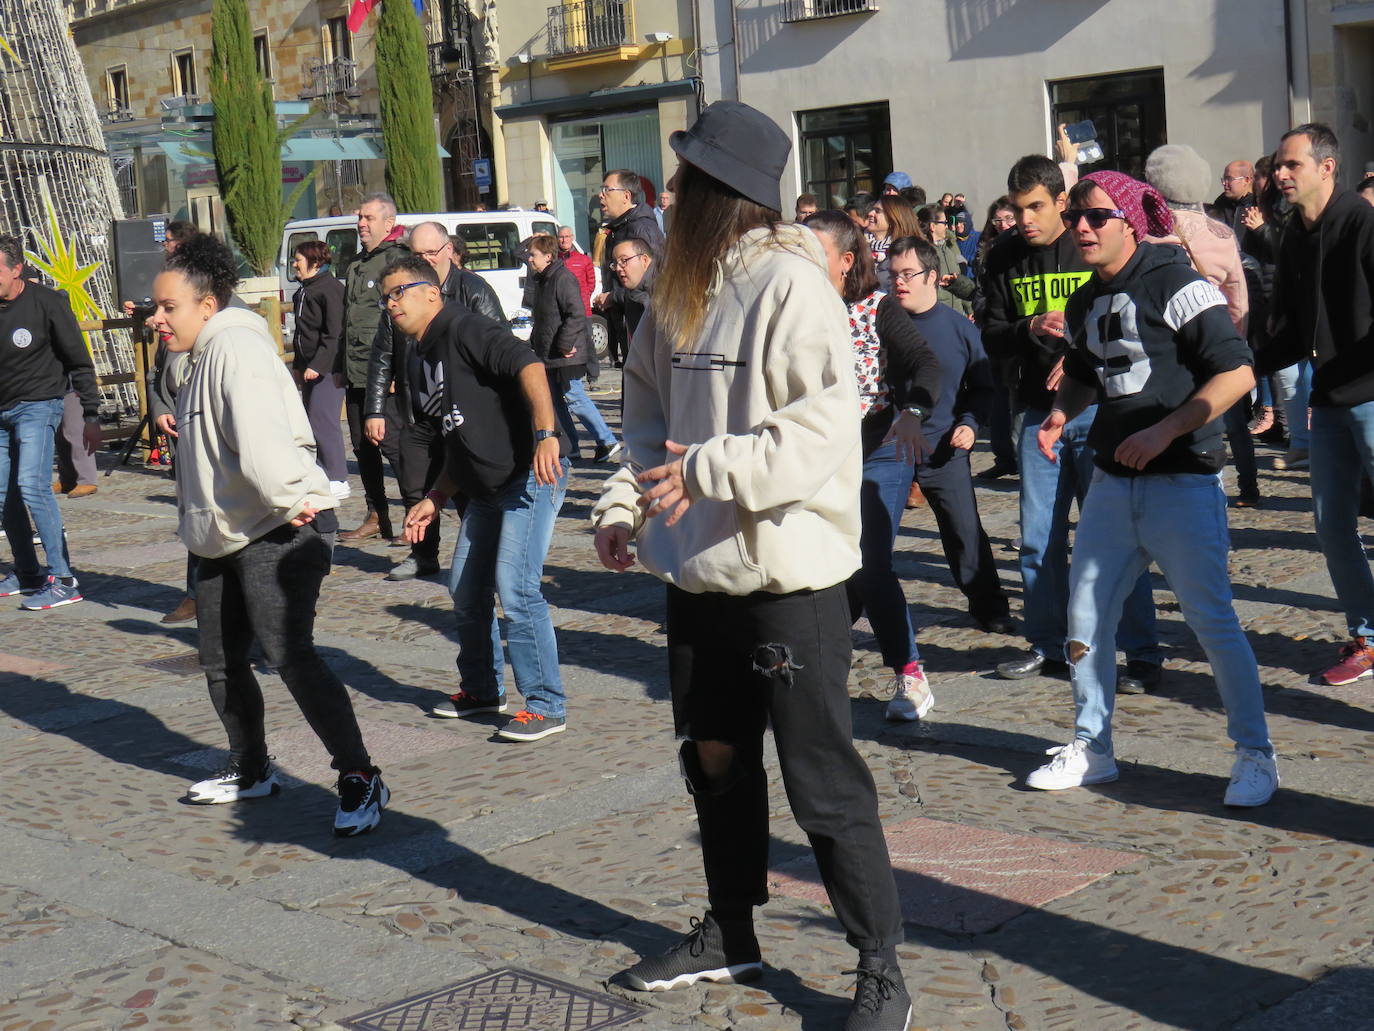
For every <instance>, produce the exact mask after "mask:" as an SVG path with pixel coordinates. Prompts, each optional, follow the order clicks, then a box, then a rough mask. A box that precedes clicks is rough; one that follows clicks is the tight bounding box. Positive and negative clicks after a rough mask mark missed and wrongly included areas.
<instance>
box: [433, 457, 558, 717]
mask: <svg viewBox="0 0 1374 1031" xmlns="http://www.w3.org/2000/svg"><path fill="white" fill-rule="evenodd" d="M568 466H569V462H568V460H567V459H566V458H565V459H563V463H562V472H561V474H560V476H559V478H558V481H557V482H556V483H554V484H552V485H548V486H545V485H542V484H539V483H536V482H535V479H534V473H530V474H529V475H528V476H527V477H526V478H525V479H524V480H517V481H516V482H515V483H513V484H511V485H510V486H508V487H507V488H506V489H505V490H503V491H501V492H500V493H499V494H497V495H496V496H494V497H490V498H477V497H473V498H469V499H468V507H467V512H465V513H464V515H463V521H462V523H461V524H460V527H459V531H458V546H457V548H456V549H455V550H454V552H453V567H452V569H450V570H449V577H448V592H449V594H450V595H452V596H453V613H454V615H455V616H456V617H457V620H458V679H459V684H460V686H461V687H462V689H463V690H464V691H466V692H467V693H468V694H470V695H472V696H473V697H474V698H482V699H492V698H498V697H500V696H501V695H502V694H503V693H504V687H503V680H502V674H503V669H504V666H503V663H502V659H501V630H500V627H499V626H498V625H497V622H496V604H495V602H496V598H497V597H499V598H500V599H501V608H502V609H504V610H505V613H506V643H507V645H508V647H509V648H510V664H511V669H512V670H514V671H515V686H516V688H517V689H518V690H519V691H520V694H521V695H523V696H524V699H525V708H527V709H529V710H530V712H535V713H538V714H539V715H541V716H559V717H561V716H563V714H564V712H565V705H564V702H565V699H564V695H563V678H562V676H561V675H560V673H559V669H558V641H557V639H556V638H555V637H554V633H553V620H552V618H550V616H549V605H548V602H546V601H545V600H544V595H543V593H542V592H541V590H540V579H541V578H542V577H543V575H544V557H545V556H546V555H547V554H548V551H549V542H550V541H552V540H553V526H554V521H555V520H556V519H557V518H558V510H559V509H560V508H561V507H562V505H563V495H564V494H565V493H566V492H567V490H568Z"/></svg>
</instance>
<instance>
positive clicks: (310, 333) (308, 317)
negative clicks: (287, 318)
mask: <svg viewBox="0 0 1374 1031" xmlns="http://www.w3.org/2000/svg"><path fill="white" fill-rule="evenodd" d="M292 305H293V307H294V308H295V314H296V339H295V343H294V344H293V345H292V349H293V350H294V352H295V357H294V358H292V360H291V365H292V368H295V369H300V370H302V371H304V370H305V369H314V370H315V371H316V372H318V373H319V374H320V375H321V376H328V375H330V374H331V373H335V372H343V357H344V356H343V349H342V346H341V345H342V343H343V317H344V285H343V283H341V282H340V281H339V280H337V279H335V278H334V276H333V275H332V274H331V273H330V272H329V271H328V270H327V269H321V270H320V271H319V272H317V273H315V275H313V276H311V277H310V278H309V279H303V280H301V283H300V289H299V290H297V291H296V296H295V297H294V298H292Z"/></svg>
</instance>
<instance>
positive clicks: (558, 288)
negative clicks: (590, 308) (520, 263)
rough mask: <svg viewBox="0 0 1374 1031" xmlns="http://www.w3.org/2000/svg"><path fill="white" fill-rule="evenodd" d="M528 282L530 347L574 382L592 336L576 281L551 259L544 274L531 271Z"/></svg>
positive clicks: (549, 364) (564, 268) (566, 269)
mask: <svg viewBox="0 0 1374 1031" xmlns="http://www.w3.org/2000/svg"><path fill="white" fill-rule="evenodd" d="M529 278H530V285H531V288H532V289H531V291H530V300H531V304H530V311H531V314H532V316H533V322H534V331H533V333H531V334H530V346H531V347H533V348H534V353H535V354H537V355H538V356H539V360H540V361H542V362H543V363H544V364H545V365H546V366H548V367H549V368H550V369H566V370H567V373H566V374H567V375H568V376H571V377H573V378H576V377H578V376H580V375H582V372H581V371H580V370H581V369H582V368H585V367H586V365H587V356H588V354H590V352H591V336H590V335H589V334H588V332H587V309H586V308H585V307H584V306H583V304H582V289H581V288H580V287H579V286H578V285H577V277H576V276H574V275H573V274H572V272H571V271H570V270H569V269H568V267H567V266H566V265H564V264H563V262H561V261H560V260H559V259H557V258H554V259H553V261H552V262H551V263H550V264H549V267H548V268H546V269H545V270H544V271H543V272H534V271H531V273H530V277H529Z"/></svg>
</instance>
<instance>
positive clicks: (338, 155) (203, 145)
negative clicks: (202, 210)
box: [158, 136, 449, 165]
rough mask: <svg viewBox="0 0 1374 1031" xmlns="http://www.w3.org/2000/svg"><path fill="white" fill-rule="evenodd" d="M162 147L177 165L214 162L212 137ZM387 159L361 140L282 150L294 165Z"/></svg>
mask: <svg viewBox="0 0 1374 1031" xmlns="http://www.w3.org/2000/svg"><path fill="white" fill-rule="evenodd" d="M158 147H159V149H161V151H162V152H163V153H164V154H166V155H167V157H168V158H170V159H171V161H172V163H173V164H176V165H205V164H210V163H212V162H213V161H214V158H213V157H211V156H210V140H209V137H206V138H205V139H204V140H203V141H197V142H195V143H166V142H159V143H158ZM435 149H436V150H437V151H438V152H439V156H440V157H441V158H446V157H448V156H449V155H448V151H446V150H445V149H444V148H443V147H438V146H436V148H435ZM383 156H384V155H383V154H382V147H381V141H380V140H371V139H365V138H363V137H361V136H343V137H338V138H336V137H333V136H298V137H296V138H295V139H290V140H287V141H286V142H285V143H283V144H282V147H281V159H282V160H283V161H292V162H302V161H372V160H377V159H380V158H382V157H383Z"/></svg>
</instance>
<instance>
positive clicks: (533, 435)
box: [382, 254, 569, 742]
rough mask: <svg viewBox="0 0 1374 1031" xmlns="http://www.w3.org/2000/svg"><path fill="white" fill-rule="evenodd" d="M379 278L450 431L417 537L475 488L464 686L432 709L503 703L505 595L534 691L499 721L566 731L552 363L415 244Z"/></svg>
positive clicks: (464, 587)
mask: <svg viewBox="0 0 1374 1031" xmlns="http://www.w3.org/2000/svg"><path fill="white" fill-rule="evenodd" d="M382 289H383V291H384V296H385V298H386V305H387V311H388V313H389V314H390V316H391V318H392V320H393V321H394V322H395V323H396V326H397V327H398V328H399V329H400V330H401V331H402V332H403V333H405V334H406V335H407V336H408V337H410V338H411V339H412V340H413V341H414V342H415V349H416V353H417V354H418V355H419V359H420V365H421V376H420V393H419V396H418V398H417V399H416V403H418V405H419V406H420V407H421V408H422V409H423V410H424V411H425V412H426V413H427V414H429V415H430V416H432V417H433V418H435V419H436V420H438V424H439V430H440V433H441V434H442V436H443V441H444V464H443V468H442V470H441V472H440V473H439V475H438V477H437V479H436V482H435V485H434V488H433V489H432V490H431V491H430V492H429V494H428V495H427V496H426V497H425V499H424V500H423V501H421V502H420V503H419V504H417V505H415V507H414V508H412V509H411V510H410V511H409V512H408V513H407V514H406V520H405V534H406V539H407V540H409V541H411V542H412V543H416V542H418V541H420V540H422V539H423V538H424V535H425V532H426V530H427V528H428V527H429V525H430V523H432V522H433V521H434V520H435V519H437V518H438V516H439V512H440V511H441V510H442V509H443V507H444V506H445V505H446V504H447V503H448V500H449V498H451V497H453V496H455V495H457V494H461V495H462V496H463V497H465V498H466V499H467V509H466V511H465V512H464V515H463V521H462V523H461V524H460V526H459V530H458V544H457V547H456V548H455V549H454V552H453V564H452V567H451V568H450V570H449V582H448V587H449V594H451V595H452V596H453V611H454V615H455V617H456V618H457V624H458V691H457V693H455V694H454V695H452V696H451V697H450V698H449V700H448V701H446V702H442V703H440V704H439V705H437V706H435V707H434V709H432V710H431V711H432V712H433V713H434V715H436V716H445V717H449V718H458V717H464V716H473V715H476V714H478V713H499V712H505V711H506V707H507V705H506V697H505V687H504V680H503V670H502V665H503V664H502V655H501V631H500V627H499V625H498V624H497V621H496V606H495V602H496V599H497V598H498V597H499V598H500V601H501V608H502V610H503V611H504V612H505V616H506V644H507V648H508V649H509V653H510V663H511V668H512V670H513V671H514V673H515V683H516V686H517V687H518V688H519V690H520V693H521V694H522V695H523V696H524V703H525V704H524V707H523V708H522V709H521V710H520V711H519V712H517V713H516V714H515V715H514V716H512V717H511V718H510V720H509V721H508V722H507V723H506V724H505V725H504V726H503V727H502V728H501V729H500V730H498V731H497V734H498V735H499V736H500V737H502V738H504V739H506V740H509V741H526V742H528V741H537V740H539V739H541V738H544V737H547V736H549V735H550V734H557V733H560V732H562V731H563V730H564V729H565V727H566V722H565V721H566V715H567V714H566V708H565V704H566V702H565V695H564V691H563V681H562V676H561V674H560V672H559V668H558V642H557V639H556V638H555V636H554V630H553V621H552V619H551V618H550V616H549V608H548V603H547V602H546V601H545V600H544V596H543V593H542V589H541V579H542V577H543V572H544V559H545V556H546V555H547V554H548V549H549V544H550V542H551V541H552V540H553V529H554V523H555V521H556V520H557V518H558V510H559V509H560V508H561V507H562V505H563V496H564V494H565V492H566V491H567V487H568V466H569V462H568V458H567V456H566V455H565V454H564V452H563V443H564V439H563V436H562V434H560V433H559V431H558V425H557V419H556V418H555V416H554V408H553V398H552V396H551V395H550V394H549V385H548V378H547V376H546V375H545V372H544V364H543V362H541V361H540V360H539V358H538V356H537V355H536V354H535V353H534V351H533V350H532V349H531V348H530V346H529V344H527V343H525V342H524V341H523V340H519V339H517V338H516V337H515V336H513V335H512V334H511V332H510V330H509V329H507V328H506V327H504V326H502V325H500V324H499V323H496V322H493V321H492V320H491V319H486V318H482V317H481V316H478V315H474V314H472V313H471V312H468V311H465V310H463V309H462V308H461V307H459V306H458V305H456V304H445V303H444V297H443V294H442V293H441V292H440V289H439V276H438V274H437V273H436V272H435V271H434V269H433V268H432V267H431V266H430V264H429V263H428V262H426V261H425V260H424V259H423V258H420V257H419V256H418V255H414V254H408V255H405V256H403V257H400V258H398V259H397V260H396V261H395V262H393V263H392V264H391V265H389V266H388V267H387V270H386V273H385V275H384V277H383V281H382Z"/></svg>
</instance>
